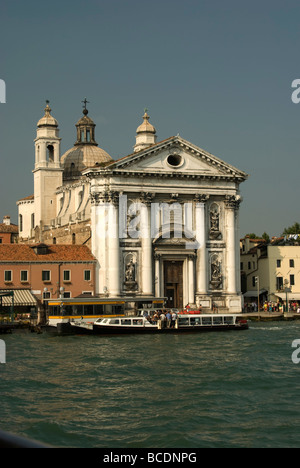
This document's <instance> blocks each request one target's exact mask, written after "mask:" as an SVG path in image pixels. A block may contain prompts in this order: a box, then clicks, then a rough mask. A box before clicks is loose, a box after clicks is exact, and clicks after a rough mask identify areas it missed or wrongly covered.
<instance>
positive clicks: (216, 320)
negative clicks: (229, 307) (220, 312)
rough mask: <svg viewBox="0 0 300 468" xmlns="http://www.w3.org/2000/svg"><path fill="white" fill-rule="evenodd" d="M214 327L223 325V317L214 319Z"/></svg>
mask: <svg viewBox="0 0 300 468" xmlns="http://www.w3.org/2000/svg"><path fill="white" fill-rule="evenodd" d="M213 324H214V325H223V317H214V318H213Z"/></svg>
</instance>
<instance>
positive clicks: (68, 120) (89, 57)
mask: <svg viewBox="0 0 300 468" xmlns="http://www.w3.org/2000/svg"><path fill="white" fill-rule="evenodd" d="M299 20H300V2H299V0H297V1H295V0H286V1H284V2H283V1H282V0H281V1H278V0H272V1H271V0H260V1H257V0H252V1H251V2H249V1H244V0H239V1H237V0H227V1H226V2H225V1H224V0H223V1H221V0H209V1H206V0H198V1H196V0H185V1H178V0H172V1H171V0H159V1H158V0H152V1H151V2H148V1H144V0H139V1H137V0H128V1H124V0H123V1H121V0H85V1H84V2H82V1H78V0H72V1H63V0H60V1H57V0H52V1H51V2H41V1H36V0H27V1H26V2H24V1H21V0H9V1H8V0H2V1H1V5H0V39H1V46H2V47H1V57H0V79H3V80H5V82H6V88H7V94H6V101H7V102H6V104H0V128H1V131H0V154H1V162H2V164H1V176H0V177H1V179H0V180H1V184H0V196H1V201H0V220H1V218H2V217H3V216H4V215H6V214H10V215H11V216H12V219H13V221H14V222H16V221H17V209H16V201H17V200H18V199H20V198H22V197H24V196H27V195H30V194H32V193H33V174H32V169H33V164H34V143H33V140H34V138H35V134H36V123H37V121H38V120H39V119H40V117H41V116H42V115H43V109H44V107H45V100H46V99H49V100H50V105H51V108H52V114H53V115H54V116H55V118H56V119H57V120H58V122H59V127H60V137H61V138H62V144H61V151H62V154H63V153H64V152H65V151H66V150H67V149H69V148H70V147H72V146H73V143H74V142H75V139H76V135H75V124H76V122H77V120H78V119H79V118H80V116H81V111H82V104H81V101H82V100H83V99H84V97H87V99H88V100H89V101H90V104H89V107H88V108H89V115H90V116H91V117H92V118H93V120H94V121H95V123H96V125H97V127H96V140H97V142H98V143H99V146H100V147H102V148H104V149H105V150H106V151H107V152H108V153H109V154H110V155H111V156H112V157H113V158H119V157H122V156H126V155H127V154H129V153H131V152H132V148H133V145H134V144H135V131H136V128H137V126H138V125H139V124H140V123H141V121H142V115H143V111H144V108H145V107H147V108H148V109H149V114H150V117H151V123H152V124H153V125H154V126H155V127H156V129H157V135H158V141H160V140H163V139H165V138H168V137H170V136H173V135H176V134H177V133H179V134H180V135H181V136H182V137H183V138H185V139H187V140H189V141H190V142H192V143H194V144H196V145H198V146H200V147H201V148H203V149H205V150H206V151H209V152H211V153H213V154H214V155H216V156H217V157H219V158H221V159H223V160H224V161H226V162H228V163H230V164H232V165H234V166H236V167H237V168H238V169H241V170H243V171H245V172H247V173H248V174H249V180H248V181H246V182H245V183H243V184H242V185H241V192H242V196H243V199H244V201H243V203H242V205H241V208H240V231H241V236H242V235H244V234H246V233H248V232H255V233H257V234H259V235H261V234H262V233H263V232H264V231H266V232H267V233H269V235H270V236H273V235H280V234H281V232H282V230H283V229H284V227H286V226H289V225H292V224H293V223H294V222H295V221H298V222H300V213H299V211H300V210H299V173H300V171H299V168H300V163H299V159H300V158H299V154H300V132H299V126H300V104H298V105H296V104H293V102H292V100H291V94H292V91H293V90H292V88H291V84H292V81H293V80H294V79H297V78H300V62H299V44H300V28H299Z"/></svg>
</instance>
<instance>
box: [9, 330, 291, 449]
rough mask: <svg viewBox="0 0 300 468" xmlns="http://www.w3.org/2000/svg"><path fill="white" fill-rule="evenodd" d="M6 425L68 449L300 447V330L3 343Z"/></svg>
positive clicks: (28, 338) (32, 337)
mask: <svg viewBox="0 0 300 468" xmlns="http://www.w3.org/2000/svg"><path fill="white" fill-rule="evenodd" d="M1 338H2V339H4V341H5V343H6V352H7V355H6V364H0V391H1V410H0V411H1V425H0V428H1V429H2V430H5V431H9V432H13V433H15V434H18V435H21V436H26V437H29V438H33V439H36V440H39V441H41V442H46V443H48V444H52V445H54V446H59V447H85V448H90V447H105V448H116V447H119V448H138V447H142V448H202V447H213V448H214V447H299V446H300V440H299V433H300V404H299V399H300V385H299V384H300V364H299V365H295V364H293V362H292V360H291V355H292V352H293V348H292V347H291V345H292V341H293V340H295V339H300V323H299V322H284V323H279V322H278V323H276V322H273V323H269V324H266V323H252V324H250V329H249V330H248V331H241V332H221V333H218V332H214V333H209V334H195V335H171V336H170V335H156V336H146V335H145V336H125V337H117V336H112V337H107V338H106V337H89V336H86V337H85V336H73V337H56V336H51V335H49V334H47V333H43V334H42V335H37V334H31V333H27V332H26V333H24V332H23V333H15V334H12V335H9V336H2V337H1Z"/></svg>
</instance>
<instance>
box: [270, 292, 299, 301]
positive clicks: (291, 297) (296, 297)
mask: <svg viewBox="0 0 300 468" xmlns="http://www.w3.org/2000/svg"><path fill="white" fill-rule="evenodd" d="M274 295H275V296H277V297H280V299H282V300H283V301H286V293H285V292H283V293H276V294H275V293H274ZM287 298H288V301H300V293H293V292H288V293H287Z"/></svg>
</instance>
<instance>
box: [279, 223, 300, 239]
mask: <svg viewBox="0 0 300 468" xmlns="http://www.w3.org/2000/svg"><path fill="white" fill-rule="evenodd" d="M287 234H300V224H299V223H294V224H293V226H289V227H288V228H285V229H284V231H283V233H282V235H283V236H286V235H287Z"/></svg>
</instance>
